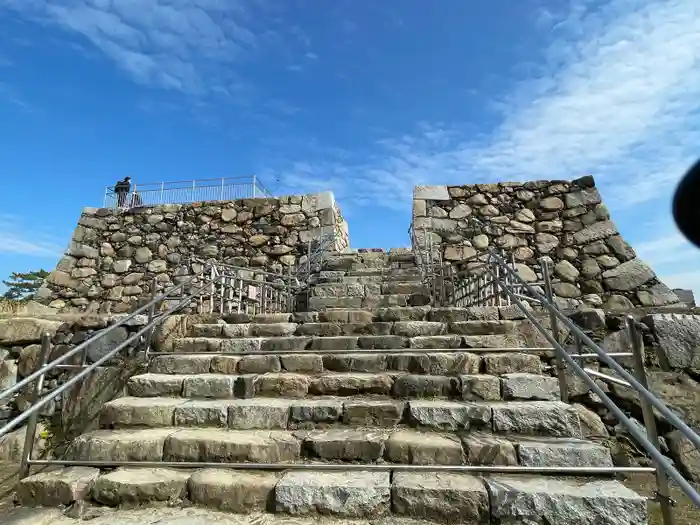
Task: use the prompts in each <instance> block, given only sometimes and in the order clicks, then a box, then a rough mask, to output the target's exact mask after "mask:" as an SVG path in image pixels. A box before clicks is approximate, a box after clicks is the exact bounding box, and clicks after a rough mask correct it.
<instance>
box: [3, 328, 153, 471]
mask: <svg viewBox="0 0 700 525" xmlns="http://www.w3.org/2000/svg"><path fill="white" fill-rule="evenodd" d="M47 317H48V318H38V317H13V318H6V319H0V391H3V390H6V389H8V388H10V387H12V386H14V385H15V384H16V383H17V382H18V381H20V380H22V379H24V378H25V377H27V376H29V375H30V374H31V373H33V372H34V371H35V370H36V369H37V365H38V363H39V360H40V357H41V336H42V334H45V333H48V334H49V335H50V337H51V352H50V354H49V358H48V359H49V361H51V360H54V359H56V358H58V357H60V356H61V355H64V354H65V353H67V352H69V351H70V350H72V349H73V348H75V347H76V346H77V345H79V344H80V343H82V342H83V341H86V340H87V339H89V338H90V337H92V336H93V335H95V334H96V333H98V332H99V331H101V330H104V329H105V328H107V327H108V326H111V325H113V324H115V323H117V322H118V321H119V320H120V319H121V318H122V317H124V316H122V315H109V316H107V315H82V316H70V315H63V316H60V315H52V316H47ZM146 322H147V318H146V316H143V315H137V316H135V317H134V318H133V319H131V320H130V321H129V322H128V323H127V324H126V325H125V326H122V327H118V328H116V329H114V330H113V331H112V332H110V333H109V334H108V335H107V336H106V337H104V338H103V339H102V340H100V341H99V342H97V343H95V344H93V345H91V346H90V347H89V348H88V350H87V363H94V362H95V361H96V360H97V359H99V358H101V357H102V356H104V355H105V354H106V353H107V352H109V351H110V350H111V349H113V348H114V347H115V346H116V345H118V344H120V343H122V342H124V341H126V340H127V339H128V338H129V337H130V336H132V335H133V334H134V333H135V332H136V331H138V330H139V329H140V328H142V327H143V326H145V324H146ZM138 348H139V344H138V343H137V344H135V345H133V347H131V348H130V349H129V351H125V352H122V353H120V355H119V356H118V357H117V358H116V359H115V360H114V361H112V362H110V363H108V364H110V365H118V366H116V367H115V369H114V370H111V371H110V370H106V371H105V370H102V371H99V372H97V373H95V374H93V375H92V376H89V377H88V378H86V380H85V381H82V382H81V383H82V384H81V385H80V386H79V387H78V388H77V389H73V390H71V389H69V390H68V391H67V392H65V393H63V394H62V395H59V396H58V397H57V398H56V399H55V400H53V401H51V402H49V403H48V404H47V405H45V407H44V408H43V409H42V410H41V416H42V417H44V418H47V421H53V422H54V423H55V424H56V425H58V426H59V427H60V428H62V429H64V430H66V431H67V430H70V427H72V426H75V425H76V424H78V422H77V421H75V419H76V417H77V416H78V414H84V412H85V410H86V408H89V409H90V410H92V411H96V410H97V409H99V407H100V406H101V405H102V403H103V402H106V401H110V400H111V399H113V398H114V397H115V396H116V394H117V393H118V391H119V389H120V386H119V380H118V376H120V375H124V377H126V375H125V374H127V373H128V371H129V369H128V367H125V366H124V365H125V363H126V362H127V361H128V359H125V358H124V356H126V355H127V354H128V353H133V352H134V350H137V349H138ZM81 362H82V357H81V356H80V357H79V356H76V357H73V358H69V359H68V360H67V361H65V364H79V363H81ZM79 371H80V370H65V369H56V370H54V371H52V372H50V373H48V374H47V375H46V378H45V381H44V388H43V391H42V394H46V393H49V392H50V391H52V390H54V389H55V388H56V387H57V386H59V385H60V384H63V383H64V382H65V381H66V380H68V379H69V378H70V377H71V376H72V374H75V373H77V372H79ZM105 374H107V375H109V376H110V380H109V381H104V380H100V379H99V377H100V376H104V375H105ZM122 386H123V385H122ZM115 388H116V390H115ZM31 394H32V389H30V388H25V389H22V390H21V391H20V392H18V393H17V394H15V395H14V396H12V397H11V398H10V399H2V400H0V426H2V425H4V424H5V423H7V422H8V421H9V419H10V418H12V417H14V416H16V415H18V414H20V413H21V412H23V411H25V410H26V409H27V408H28V407H29V406H30V399H31ZM102 397H104V399H102ZM96 398H99V399H100V401H99V402H97V401H95V399H96ZM87 401H90V403H89V404H90V405H91V406H90V407H88V406H87ZM81 424H82V422H81ZM1 459H2V457H0V460H1Z"/></svg>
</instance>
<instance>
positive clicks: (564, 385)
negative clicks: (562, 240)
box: [540, 257, 569, 403]
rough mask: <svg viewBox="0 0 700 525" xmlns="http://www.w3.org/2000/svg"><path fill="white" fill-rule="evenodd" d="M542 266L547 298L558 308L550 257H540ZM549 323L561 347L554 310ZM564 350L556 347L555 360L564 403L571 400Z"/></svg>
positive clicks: (553, 306)
mask: <svg viewBox="0 0 700 525" xmlns="http://www.w3.org/2000/svg"><path fill="white" fill-rule="evenodd" d="M540 268H541V269H542V280H543V281H544V294H545V297H546V298H547V302H548V303H549V305H550V307H551V308H556V307H557V305H556V303H555V302H554V292H553V291H552V278H551V276H550V273H549V259H548V258H546V257H542V258H541V259H540ZM549 323H550V329H551V330H552V337H554V339H555V340H556V342H557V344H558V345H559V346H560V347H561V340H560V339H559V323H558V321H557V316H556V315H555V314H554V312H553V311H550V312H549ZM561 351H563V349H562V348H556V349H555V362H556V366H557V377H558V378H559V394H560V396H561V400H562V401H563V402H564V403H568V402H569V386H568V381H567V377H566V365H565V364H564V359H563V358H562V356H561V355H560V352H561Z"/></svg>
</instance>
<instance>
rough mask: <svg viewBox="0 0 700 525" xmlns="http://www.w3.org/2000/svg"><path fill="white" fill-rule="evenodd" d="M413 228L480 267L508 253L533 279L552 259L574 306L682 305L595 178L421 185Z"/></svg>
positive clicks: (557, 284)
mask: <svg viewBox="0 0 700 525" xmlns="http://www.w3.org/2000/svg"><path fill="white" fill-rule="evenodd" d="M474 219H476V220H474ZM412 225H413V228H414V231H415V232H416V235H417V236H418V238H419V242H421V243H422V242H425V241H423V239H426V240H428V239H432V242H433V243H434V245H435V246H436V250H439V251H440V253H441V255H442V257H443V258H444V260H445V261H448V262H452V263H458V262H459V261H464V260H468V259H470V258H475V259H474V260H475V261H476V260H477V259H479V258H481V259H483V257H480V256H485V254H486V253H487V251H488V250H489V248H491V247H496V248H502V249H503V250H505V251H507V252H508V253H509V254H510V253H512V254H513V255H514V257H515V261H516V263H517V264H518V271H519V273H520V275H521V276H522V277H523V278H525V279H526V280H529V281H534V280H536V278H537V277H536V273H535V270H536V268H537V267H538V266H539V264H538V262H537V259H538V258H539V257H541V256H549V257H550V258H551V259H552V260H553V262H554V276H553V277H554V286H553V288H554V293H555V295H556V296H558V297H560V298H564V299H569V300H571V301H569V302H574V303H576V302H579V301H583V302H585V303H587V304H590V305H592V306H600V305H602V304H603V303H607V306H609V307H611V308H612V307H623V308H631V307H632V306H633V305H634V306H639V305H641V306H663V305H666V304H674V303H677V302H678V298H677V296H676V295H675V294H674V293H673V292H672V291H671V290H670V289H669V288H668V287H667V286H666V285H664V284H663V283H662V282H660V281H659V279H658V278H657V277H656V274H655V273H654V271H653V270H652V269H651V268H650V267H649V266H648V265H647V264H646V263H644V262H643V261H641V260H640V259H638V258H637V256H636V254H635V252H634V250H633V249H632V247H631V246H630V245H629V244H627V242H625V240H624V239H623V238H622V237H621V236H620V233H619V231H618V229H617V227H616V226H615V223H614V222H613V221H612V220H611V218H610V213H609V212H608V209H607V208H606V206H605V204H603V202H602V199H601V196H600V193H599V192H598V190H597V189H596V187H595V181H594V180H593V177H591V176H586V177H582V178H580V179H577V180H574V181H559V180H555V181H531V182H525V183H518V182H502V183H498V184H470V185H464V186H417V187H416V188H415V189H414V193H413V220H412ZM467 266H468V265H467Z"/></svg>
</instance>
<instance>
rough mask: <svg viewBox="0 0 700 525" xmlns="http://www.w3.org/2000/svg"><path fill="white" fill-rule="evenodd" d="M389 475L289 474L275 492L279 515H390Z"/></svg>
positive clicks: (350, 516)
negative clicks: (282, 513)
mask: <svg viewBox="0 0 700 525" xmlns="http://www.w3.org/2000/svg"><path fill="white" fill-rule="evenodd" d="M390 490H391V484H390V479H389V473H388V472H356V471H351V472H303V471H297V472H294V471H292V472H287V473H286V474H284V475H283V476H282V479H280V481H279V483H278V484H277V487H276V489H275V507H276V510H277V511H278V512H285V513H288V514H295V515H307V514H316V513H319V514H330V515H333V516H340V517H345V518H373V517H380V516H383V515H385V514H387V513H388V512H389V508H390V499H391V493H390Z"/></svg>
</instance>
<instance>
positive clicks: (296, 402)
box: [100, 395, 582, 438]
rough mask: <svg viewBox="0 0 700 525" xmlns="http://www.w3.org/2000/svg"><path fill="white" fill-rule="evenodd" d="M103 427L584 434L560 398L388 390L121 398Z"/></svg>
mask: <svg viewBox="0 0 700 525" xmlns="http://www.w3.org/2000/svg"><path fill="white" fill-rule="evenodd" d="M100 423H101V425H102V426H103V427H116V428H122V427H165V426H172V425H175V426H185V427H186V426H197V427H198V426H212V427H224V428H226V427H230V428H235V429H260V428H263V429H272V428H284V429H286V428H289V429H297V428H315V427H317V426H319V425H330V424H334V425H340V424H342V425H346V426H362V425H372V426H375V427H380V428H386V427H392V426H395V425H408V426H411V427H424V428H429V429H433V430H441V431H448V432H456V431H464V430H470V431H475V430H487V431H492V432H495V433H497V434H521V435H533V436H546V437H573V438H581V437H582V433H581V423H580V419H579V415H578V412H577V411H576V409H575V408H573V407H571V406H570V405H567V404H565V403H561V402H559V401H507V402H462V401H446V400H435V399H430V400H408V401H399V400H396V399H389V398H387V397H386V396H375V397H368V398H362V397H346V398H343V397H338V396H319V397H316V398H310V399H298V398H296V399H295V398H292V397H291V396H289V395H283V396H279V397H278V398H264V397H259V398H253V399H188V398H184V397H151V398H148V397H122V398H118V399H115V400H113V401H110V402H108V403H106V404H105V405H104V407H102V410H101V414H100Z"/></svg>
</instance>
